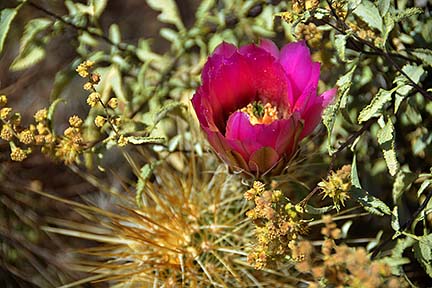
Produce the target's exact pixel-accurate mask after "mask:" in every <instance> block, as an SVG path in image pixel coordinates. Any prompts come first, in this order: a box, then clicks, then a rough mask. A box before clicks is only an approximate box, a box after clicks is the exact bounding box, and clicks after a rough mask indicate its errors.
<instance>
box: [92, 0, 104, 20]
mask: <svg viewBox="0 0 432 288" xmlns="http://www.w3.org/2000/svg"><path fill="white" fill-rule="evenodd" d="M107 2H108V0H91V1H90V5H91V7H92V8H93V9H92V10H93V13H92V14H93V15H94V16H96V17H97V18H99V17H100V15H102V13H103V11H104V10H105V7H106V5H107Z"/></svg>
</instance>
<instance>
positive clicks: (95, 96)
mask: <svg viewBox="0 0 432 288" xmlns="http://www.w3.org/2000/svg"><path fill="white" fill-rule="evenodd" d="M100 96H101V95H100V94H99V93H98V92H93V93H91V94H90V95H89V96H88V98H87V104H88V105H89V106H90V107H94V106H96V104H97V103H98V102H99V99H100Z"/></svg>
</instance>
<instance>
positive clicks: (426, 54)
mask: <svg viewBox="0 0 432 288" xmlns="http://www.w3.org/2000/svg"><path fill="white" fill-rule="evenodd" d="M411 53H412V54H413V55H414V56H415V57H417V58H418V59H420V60H422V61H423V63H425V64H426V65H429V66H432V50H430V49H422V48H418V49H414V50H413V51H411Z"/></svg>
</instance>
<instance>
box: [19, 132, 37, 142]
mask: <svg viewBox="0 0 432 288" xmlns="http://www.w3.org/2000/svg"><path fill="white" fill-rule="evenodd" d="M19 140H20V142H21V143H24V144H26V145H29V144H31V143H33V141H34V135H33V132H32V131H30V130H29V129H26V130H24V131H22V132H21V133H20V134H19Z"/></svg>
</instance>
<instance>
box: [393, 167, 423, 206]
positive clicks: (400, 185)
mask: <svg viewBox="0 0 432 288" xmlns="http://www.w3.org/2000/svg"><path fill="white" fill-rule="evenodd" d="M416 178H417V175H416V174H415V173H412V172H411V171H405V170H399V172H398V173H397V175H396V179H395V181H394V183H393V190H392V195H393V203H395V204H396V203H397V202H398V200H399V199H400V197H402V195H403V193H404V192H405V191H407V190H408V189H410V187H411V185H412V183H413V181H414V180H415V179H416Z"/></svg>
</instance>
